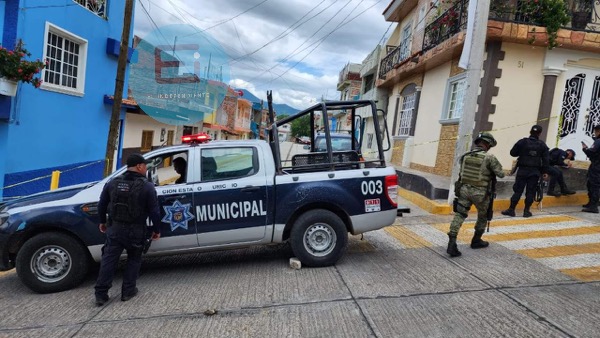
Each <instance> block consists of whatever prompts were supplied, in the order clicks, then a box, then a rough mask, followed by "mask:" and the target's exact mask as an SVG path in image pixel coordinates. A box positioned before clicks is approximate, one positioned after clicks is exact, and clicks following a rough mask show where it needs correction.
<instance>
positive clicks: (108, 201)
mask: <svg viewBox="0 0 600 338" xmlns="http://www.w3.org/2000/svg"><path fill="white" fill-rule="evenodd" d="M147 170H148V168H147V162H146V160H145V159H144V157H143V156H142V155H141V154H132V155H130V156H129V157H128V158H127V171H126V172H125V173H124V174H123V175H121V176H119V177H117V178H115V179H113V180H112V181H110V182H108V183H107V184H106V185H105V186H104V189H103V190H102V193H101V195H100V201H99V202H98V216H99V218H100V225H99V229H100V232H102V233H106V242H105V244H104V246H103V247H102V261H101V263H100V272H99V274H98V279H97V280H96V286H95V296H96V305H97V306H102V305H104V304H105V303H106V302H107V301H108V298H109V297H108V290H109V289H110V288H111V286H112V281H113V277H114V274H115V270H116V268H117V264H118V262H119V258H120V256H121V254H122V253H123V250H126V251H127V265H126V267H125V272H124V274H123V285H122V287H121V300H122V301H128V300H130V299H131V298H133V297H135V296H136V295H137V293H138V289H137V287H136V280H137V278H138V274H139V270H140V267H141V264H142V252H143V250H144V244H145V243H144V242H145V240H146V228H147V226H146V219H147V218H148V217H150V220H151V221H152V224H153V228H152V237H151V239H152V240H158V239H159V238H160V230H159V224H160V209H159V206H158V198H157V195H156V190H155V189H154V185H153V184H152V183H150V182H149V181H148V180H147V179H146V172H147ZM107 211H108V216H109V217H108V223H107V217H106V215H107Z"/></svg>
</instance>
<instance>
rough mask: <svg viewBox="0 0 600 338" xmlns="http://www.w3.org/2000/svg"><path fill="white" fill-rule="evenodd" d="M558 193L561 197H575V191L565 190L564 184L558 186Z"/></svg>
mask: <svg viewBox="0 0 600 338" xmlns="http://www.w3.org/2000/svg"><path fill="white" fill-rule="evenodd" d="M560 192H561V194H563V195H575V193H576V191H575V190H571V189H569V188H567V185H566V184H564V183H563V184H562V185H561V186H560Z"/></svg>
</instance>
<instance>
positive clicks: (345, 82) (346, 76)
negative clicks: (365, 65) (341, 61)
mask: <svg viewBox="0 0 600 338" xmlns="http://www.w3.org/2000/svg"><path fill="white" fill-rule="evenodd" d="M360 68H361V64H358V63H348V64H346V66H344V69H342V71H341V72H340V75H339V78H338V84H337V90H338V91H342V90H344V89H345V88H346V87H348V86H349V85H350V84H351V81H360V79H361V78H360Z"/></svg>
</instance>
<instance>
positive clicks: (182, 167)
mask: <svg viewBox="0 0 600 338" xmlns="http://www.w3.org/2000/svg"><path fill="white" fill-rule="evenodd" d="M173 168H174V169H175V172H176V173H178V174H179V178H178V179H177V180H176V181H175V183H176V184H179V183H185V182H186V173H187V161H186V160H185V158H183V157H177V158H176V159H174V160H173Z"/></svg>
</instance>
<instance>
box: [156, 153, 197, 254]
mask: <svg viewBox="0 0 600 338" xmlns="http://www.w3.org/2000/svg"><path fill="white" fill-rule="evenodd" d="M192 155H193V152H189V151H184V152H181V151H180V152H177V153H164V154H161V155H159V156H158V157H157V160H156V161H154V162H156V163H157V165H154V166H152V168H149V169H148V174H149V175H148V176H151V177H155V184H157V186H156V193H157V195H158V204H159V206H160V217H161V220H162V222H161V226H160V227H161V238H160V240H159V241H155V242H153V243H152V246H151V247H150V251H166V250H177V249H186V248H195V247H197V245H198V239H197V235H196V222H195V220H194V208H193V203H192V201H193V189H192V184H190V183H188V182H187V179H186V177H185V176H186V175H185V172H187V170H188V169H187V168H189V167H190V163H189V162H190V161H193V156H192ZM176 163H178V164H180V165H182V166H183V167H184V168H185V169H184V170H185V171H182V170H181V169H180V171H181V173H178V172H177V170H176V169H175V168H176V166H177V164H176Z"/></svg>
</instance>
